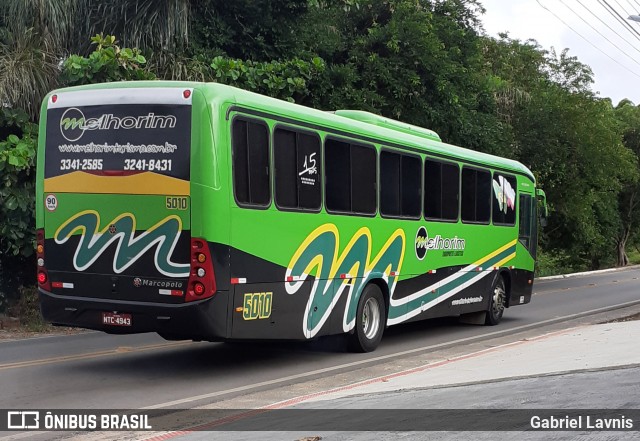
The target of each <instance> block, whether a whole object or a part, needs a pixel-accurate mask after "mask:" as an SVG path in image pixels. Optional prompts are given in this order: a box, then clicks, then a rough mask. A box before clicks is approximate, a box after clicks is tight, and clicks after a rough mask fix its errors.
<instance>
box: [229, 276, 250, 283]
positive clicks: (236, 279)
mask: <svg viewBox="0 0 640 441" xmlns="http://www.w3.org/2000/svg"><path fill="white" fill-rule="evenodd" d="M239 283H247V279H245V278H244V277H232V278H231V284H232V285H237V284H239Z"/></svg>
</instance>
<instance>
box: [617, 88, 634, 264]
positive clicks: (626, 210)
mask: <svg viewBox="0 0 640 441" xmlns="http://www.w3.org/2000/svg"><path fill="white" fill-rule="evenodd" d="M615 113H616V117H617V118H618V120H619V121H620V126H621V130H622V133H623V138H622V139H623V142H624V145H625V146H626V147H627V148H628V149H629V150H630V151H631V152H632V153H633V154H634V155H635V157H636V167H637V166H638V163H637V158H638V157H640V106H635V105H634V104H633V103H632V102H631V101H629V100H622V101H621V102H620V103H619V104H618V106H617V107H616V109H615ZM618 204H619V210H620V221H619V223H618V224H617V225H616V227H617V228H616V233H617V234H616V254H617V264H618V266H625V265H627V264H628V263H629V257H628V256H627V246H628V245H630V244H636V245H637V244H638V243H640V228H639V227H640V179H638V178H637V176H636V179H634V180H629V181H628V182H627V183H626V185H625V186H624V188H623V190H622V191H621V192H620V195H619V198H618Z"/></svg>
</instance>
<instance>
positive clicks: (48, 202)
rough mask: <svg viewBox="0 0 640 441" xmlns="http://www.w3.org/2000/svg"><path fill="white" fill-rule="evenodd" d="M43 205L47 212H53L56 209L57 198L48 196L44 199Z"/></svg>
mask: <svg viewBox="0 0 640 441" xmlns="http://www.w3.org/2000/svg"><path fill="white" fill-rule="evenodd" d="M44 205H45V207H47V210H49V211H55V210H56V208H58V198H57V197H56V195H55V194H48V195H47V196H46V197H45V198H44Z"/></svg>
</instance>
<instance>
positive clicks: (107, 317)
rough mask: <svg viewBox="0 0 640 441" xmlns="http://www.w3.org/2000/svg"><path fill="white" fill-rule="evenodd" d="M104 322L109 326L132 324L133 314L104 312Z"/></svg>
mask: <svg viewBox="0 0 640 441" xmlns="http://www.w3.org/2000/svg"><path fill="white" fill-rule="evenodd" d="M102 324H103V325H108V326H131V314H116V313H113V312H103V313H102Z"/></svg>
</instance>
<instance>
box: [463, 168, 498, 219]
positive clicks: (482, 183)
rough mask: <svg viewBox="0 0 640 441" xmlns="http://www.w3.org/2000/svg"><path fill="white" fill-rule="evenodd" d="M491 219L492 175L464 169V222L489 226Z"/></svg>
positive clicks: (482, 171) (484, 171)
mask: <svg viewBox="0 0 640 441" xmlns="http://www.w3.org/2000/svg"><path fill="white" fill-rule="evenodd" d="M490 218H491V173H490V172H489V171H488V170H478V169H473V168H468V167H463V168H462V221H463V222H476V223H483V224H488V223H489V219H490Z"/></svg>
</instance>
